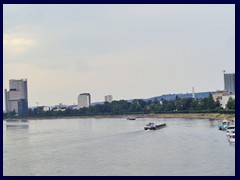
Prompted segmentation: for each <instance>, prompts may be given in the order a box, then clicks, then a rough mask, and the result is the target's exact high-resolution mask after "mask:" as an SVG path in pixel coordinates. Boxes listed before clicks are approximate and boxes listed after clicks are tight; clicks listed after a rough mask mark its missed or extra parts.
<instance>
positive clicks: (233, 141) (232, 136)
mask: <svg viewBox="0 0 240 180" xmlns="http://www.w3.org/2000/svg"><path fill="white" fill-rule="evenodd" d="M228 141H229V142H230V143H235V132H231V133H230V134H229V135H228Z"/></svg>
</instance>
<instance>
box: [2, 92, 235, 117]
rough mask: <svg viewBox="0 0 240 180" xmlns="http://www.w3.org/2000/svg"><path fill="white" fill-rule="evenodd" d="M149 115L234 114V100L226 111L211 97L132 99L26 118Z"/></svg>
mask: <svg viewBox="0 0 240 180" xmlns="http://www.w3.org/2000/svg"><path fill="white" fill-rule="evenodd" d="M149 113H224V114H232V113H235V100H234V99H232V98H230V99H229V101H228V103H227V109H225V110H224V109H222V108H221V106H220V103H219V101H216V102H215V101H214V100H213V97H212V95H209V97H208V98H203V99H193V98H179V97H176V98H175V99H174V100H169V101H167V100H164V99H161V102H160V101H158V100H157V99H154V100H148V101H144V100H142V99H134V100H133V101H131V102H129V101H126V100H120V101H113V102H112V103H109V102H105V103H104V104H101V105H100V104H98V105H95V106H90V107H89V108H81V109H69V108H67V109H66V110H65V111H56V109H55V110H54V109H53V110H50V111H43V107H38V108H34V109H33V110H32V109H28V112H27V116H28V117H59V116H92V115H119V114H149ZM15 114H16V113H15V112H11V113H8V114H7V113H4V114H3V117H4V118H9V117H14V116H15Z"/></svg>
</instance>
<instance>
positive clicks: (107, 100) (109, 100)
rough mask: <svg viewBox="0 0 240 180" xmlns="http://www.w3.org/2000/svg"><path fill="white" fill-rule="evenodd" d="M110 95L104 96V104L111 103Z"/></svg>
mask: <svg viewBox="0 0 240 180" xmlns="http://www.w3.org/2000/svg"><path fill="white" fill-rule="evenodd" d="M112 99H113V98H112V95H107V96H105V102H109V103H111V102H112Z"/></svg>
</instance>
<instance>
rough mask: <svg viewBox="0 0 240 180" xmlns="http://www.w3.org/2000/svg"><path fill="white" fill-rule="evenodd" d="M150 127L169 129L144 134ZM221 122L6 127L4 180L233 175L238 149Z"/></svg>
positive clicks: (175, 120) (88, 122)
mask: <svg viewBox="0 0 240 180" xmlns="http://www.w3.org/2000/svg"><path fill="white" fill-rule="evenodd" d="M148 121H152V122H155V123H157V124H159V123H166V124H167V127H165V128H163V129H160V130H156V131H144V130H143V127H144V125H145V124H146V123H147V122H148ZM219 123H220V122H219V121H217V120H206V119H181V118H162V119H154V118H143V119H137V120H135V121H129V120H126V119H123V118H114V119H110V118H107V119H56V120H30V121H29V125H28V127H26V126H23V127H8V128H7V127H6V125H5V122H4V123H3V175H5V176H6V175H24V176H28V175H29V176H32V175H48V176H51V175H56V176H62V175H66V176H83V175H93V176H94V175H98V176H99V175H100V176H101V175H107V176H109V175H123V176H124V175H129V176H131V175H139V176H141V175H147V176H180V175H184V176H188V175H193V176H202V175H203V176H211V175H213V176H218V175H219V176H221V175H226V176H228V175H230V176H234V175H235V145H234V144H230V143H229V142H228V141H227V138H226V132H222V131H219V130H218V125H219Z"/></svg>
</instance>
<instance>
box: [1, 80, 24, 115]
mask: <svg viewBox="0 0 240 180" xmlns="http://www.w3.org/2000/svg"><path fill="white" fill-rule="evenodd" d="M5 105H6V111H7V112H13V111H15V113H16V115H19V116H22V115H25V114H26V113H27V110H28V93H27V79H20V80H15V79H10V80H9V91H7V89H5Z"/></svg>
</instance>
